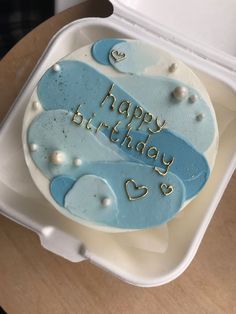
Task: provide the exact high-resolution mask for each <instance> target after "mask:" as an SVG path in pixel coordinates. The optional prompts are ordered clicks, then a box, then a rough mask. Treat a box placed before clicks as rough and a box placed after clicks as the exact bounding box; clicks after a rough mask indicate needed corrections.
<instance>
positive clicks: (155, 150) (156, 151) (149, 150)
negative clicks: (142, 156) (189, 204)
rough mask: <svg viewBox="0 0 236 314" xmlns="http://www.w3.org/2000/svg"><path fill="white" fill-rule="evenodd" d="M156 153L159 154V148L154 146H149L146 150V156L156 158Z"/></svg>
mask: <svg viewBox="0 0 236 314" xmlns="http://www.w3.org/2000/svg"><path fill="white" fill-rule="evenodd" d="M152 151H153V152H152ZM151 152H152V153H151ZM158 155H159V150H158V149H157V148H156V147H155V146H150V147H149V149H148V151H147V156H148V157H150V158H154V159H156V160H157V158H158Z"/></svg>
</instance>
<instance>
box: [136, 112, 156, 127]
mask: <svg viewBox="0 0 236 314" xmlns="http://www.w3.org/2000/svg"><path fill="white" fill-rule="evenodd" d="M152 119H153V115H152V114H151V113H150V112H145V114H144V115H143V119H142V122H141V124H140V126H139V127H138V130H140V129H141V127H142V126H143V124H144V123H146V124H148V123H150V122H151V121H152Z"/></svg>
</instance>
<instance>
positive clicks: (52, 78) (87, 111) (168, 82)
mask: <svg viewBox="0 0 236 314" xmlns="http://www.w3.org/2000/svg"><path fill="white" fill-rule="evenodd" d="M59 64H60V66H61V69H62V70H61V71H60V72H55V71H53V69H49V70H48V71H47V72H46V73H45V74H44V76H43V77H42V79H41V80H40V82H39V85H38V97H39V100H40V101H41V103H42V105H43V107H44V109H45V110H52V109H64V110H68V111H73V112H75V111H76V110H77V107H78V105H81V109H80V111H81V112H82V113H83V115H84V117H85V118H86V119H89V118H90V117H91V115H92V113H93V112H96V117H95V118H94V123H95V122H97V123H99V122H101V121H103V120H104V117H106V116H107V115H109V116H108V117H109V122H110V124H111V125H112V124H114V123H116V121H117V120H121V121H123V120H127V117H126V116H125V115H121V114H118V113H117V108H118V106H119V104H120V103H121V101H123V100H124V99H125V100H127V101H130V103H131V105H130V111H131V112H133V110H134V108H135V107H136V106H137V105H140V102H141V107H143V108H144V109H146V110H147V111H150V112H151V113H152V114H154V115H155V114H156V115H158V117H159V118H160V120H161V121H163V120H164V119H165V120H166V121H167V127H168V128H169V129H170V130H173V131H175V132H177V133H179V134H181V136H182V137H185V138H186V139H187V140H188V141H190V142H191V143H192V145H193V146H194V147H196V149H197V150H198V151H200V152H203V151H205V150H206V149H207V148H208V147H209V145H210V144H211V142H212V140H213V137H214V122H213V118H212V115H211V112H210V110H209V108H208V106H207V104H206V103H205V101H204V100H203V99H202V98H201V97H200V95H199V94H198V93H197V91H195V90H194V89H193V88H191V87H188V89H189V94H190V95H191V94H197V95H198V96H199V100H198V102H197V103H196V104H194V105H191V104H189V103H188V101H187V100H184V101H183V102H181V103H176V101H175V99H174V98H173V97H171V93H172V91H173V90H174V89H175V87H176V86H179V85H182V84H181V82H178V81H176V80H173V79H170V78H165V77H145V76H144V77H143V76H142V77H139V76H132V79H129V78H127V79H125V78H124V79H122V78H120V79H119V82H121V83H122V82H123V83H122V85H123V86H124V87H125V86H126V84H127V92H126V91H125V90H124V89H123V88H121V87H120V86H119V85H115V86H114V87H113V89H112V94H114V95H115V97H116V102H115V111H114V113H117V114H110V113H111V112H110V104H109V102H111V99H110V100H107V101H106V102H105V103H104V105H103V110H100V109H101V108H100V104H101V102H102V101H103V99H104V96H105V95H106V94H107V92H108V91H109V89H110V88H111V86H112V83H114V81H113V80H111V79H109V78H108V77H106V76H105V75H103V74H101V73H100V72H98V71H97V70H96V69H94V68H92V67H91V66H89V65H87V64H85V63H82V62H80V61H62V62H60V63H59ZM129 90H130V91H129ZM88 91H89V92H88ZM136 93H137V97H138V99H139V101H140V102H139V101H137V100H136V99H135V98H134V97H132V96H131V95H135V96H136ZM146 107H147V108H146ZM151 109H152V110H151ZM199 112H201V113H203V114H204V119H203V120H202V121H201V122H198V121H196V114H197V113H199ZM137 124H140V120H139V121H136V125H137ZM151 126H153V127H154V122H153V123H150V124H149V125H148V126H147V125H144V126H143V129H145V128H146V129H147V127H151Z"/></svg>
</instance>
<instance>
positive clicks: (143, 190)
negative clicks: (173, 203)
mask: <svg viewBox="0 0 236 314" xmlns="http://www.w3.org/2000/svg"><path fill="white" fill-rule="evenodd" d="M129 185H132V187H133V188H134V189H135V190H139V191H141V193H140V194H139V195H137V196H131V195H130V193H129V191H128V186H129ZM125 191H126V194H127V196H128V199H129V200H130V201H136V200H138V199H140V198H143V197H145V196H146V195H147V194H148V188H147V187H146V186H145V185H137V184H136V182H135V181H134V180H133V179H129V180H127V181H126V182H125Z"/></svg>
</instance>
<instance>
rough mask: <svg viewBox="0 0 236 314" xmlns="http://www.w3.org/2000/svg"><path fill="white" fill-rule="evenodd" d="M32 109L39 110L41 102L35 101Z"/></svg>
mask: <svg viewBox="0 0 236 314" xmlns="http://www.w3.org/2000/svg"><path fill="white" fill-rule="evenodd" d="M32 109H33V110H35V111H36V110H38V109H39V102H38V101H37V100H35V101H33V103H32Z"/></svg>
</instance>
